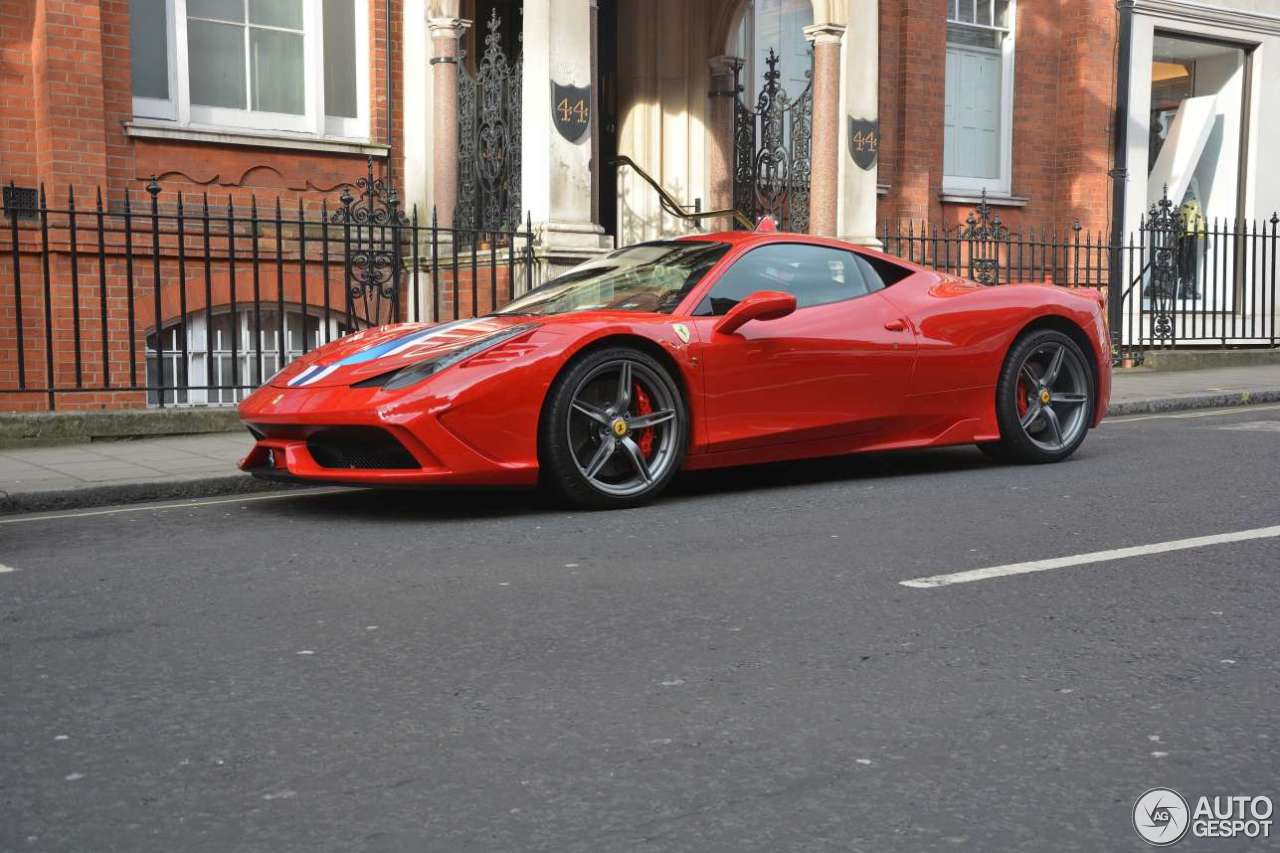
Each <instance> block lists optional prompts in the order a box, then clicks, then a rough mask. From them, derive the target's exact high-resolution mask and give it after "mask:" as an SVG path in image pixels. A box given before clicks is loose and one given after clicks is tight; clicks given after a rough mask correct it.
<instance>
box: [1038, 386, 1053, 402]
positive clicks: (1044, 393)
mask: <svg viewBox="0 0 1280 853" xmlns="http://www.w3.org/2000/svg"><path fill="white" fill-rule="evenodd" d="M1052 399H1053V395H1051V394H1050V393H1049V389H1048V388H1045V389H1043V390H1041V392H1040V402H1041V403H1043V404H1044V405H1046V406H1047V405H1049V401H1050V400H1052Z"/></svg>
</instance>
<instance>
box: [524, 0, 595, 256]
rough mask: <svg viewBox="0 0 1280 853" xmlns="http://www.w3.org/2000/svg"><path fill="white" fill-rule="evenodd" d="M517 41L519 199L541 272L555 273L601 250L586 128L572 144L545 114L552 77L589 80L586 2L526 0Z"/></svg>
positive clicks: (571, 81)
mask: <svg viewBox="0 0 1280 853" xmlns="http://www.w3.org/2000/svg"><path fill="white" fill-rule="evenodd" d="M523 41H524V72H523V73H524V80H523V82H524V91H523V94H522V110H521V116H520V124H521V139H520V151H521V157H520V161H521V162H520V169H521V201H522V202H523V204H524V206H525V208H526V210H527V212H528V213H529V215H530V216H531V217H532V219H533V225H534V229H535V230H536V231H538V232H540V234H541V240H540V243H541V245H540V247H539V253H540V255H541V256H542V257H543V259H544V262H545V264H546V266H547V268H548V269H547V270H545V272H544V274H545V273H555V272H557V271H559V270H562V269H564V268H566V267H568V266H571V265H574V264H576V263H577V262H579V261H581V260H583V259H585V258H589V257H592V256H594V255H597V254H599V253H600V252H601V251H602V250H603V249H604V248H605V246H604V244H603V242H602V240H601V235H602V234H603V230H602V229H601V228H600V226H599V225H597V224H595V223H594V222H593V221H592V217H591V197H592V186H591V183H592V182H591V175H592V164H591V148H592V145H591V138H590V137H591V134H590V132H588V133H586V134H584V136H583V137H582V138H581V139H579V140H578V141H577V142H570V141H569V140H567V139H565V138H564V137H563V136H561V135H560V132H559V131H557V130H556V128H555V124H554V123H553V121H552V114H551V110H552V106H553V104H552V93H551V87H552V83H553V82H554V83H559V84H561V85H565V86H582V87H585V86H589V85H591V63H592V59H591V57H592V54H593V53H594V48H595V45H594V44H592V40H591V2H590V0H525V4H524V40H523Z"/></svg>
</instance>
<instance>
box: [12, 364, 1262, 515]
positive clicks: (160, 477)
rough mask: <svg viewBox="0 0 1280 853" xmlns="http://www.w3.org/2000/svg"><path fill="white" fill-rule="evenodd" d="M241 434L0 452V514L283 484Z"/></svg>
mask: <svg viewBox="0 0 1280 853" xmlns="http://www.w3.org/2000/svg"><path fill="white" fill-rule="evenodd" d="M1273 400H1276V401H1280V365H1262V366H1250V367H1227V368H1214V369H1209V370H1190V371H1167V372H1161V371H1151V370H1143V369H1141V368H1138V369H1135V370H1127V371H1118V372H1117V374H1116V378H1115V387H1114V389H1113V392H1112V396H1111V408H1110V410H1109V415H1110V416H1117V415H1126V414H1128V415H1133V414H1144V413H1152V412H1164V411H1176V410H1180V409H1188V408H1208V407H1215V406H1233V405H1242V404H1248V403H1262V402H1268V401H1273ZM251 446H252V440H251V439H250V438H249V437H248V435H247V434H245V433H243V432H239V431H237V432H234V433H221V434H213V435H193V436H175V437H167V438H141V439H135V440H120V441H95V442H92V443H88V444H71V445H63V446H58V447H42V448H20V449H8V450H0V514H4V513H14V512H41V511H45V510H53V509H74V508H81V507H87V506H104V505H108V504H114V503H122V502H126V501H147V500H162V499H173V498H186V497H197V496H201V495H205V496H208V495H218V494H239V493H246V492H254V491H266V490H271V489H277V488H281V486H280V485H279V484H276V483H267V482H263V481H259V480H254V479H253V478H251V477H248V476H247V475H244V474H241V473H239V472H238V471H237V470H236V467H235V466H236V463H237V462H238V461H239V460H240V459H241V458H242V457H243V456H244V455H245V454H246V453H248V451H249V448H250V447H251Z"/></svg>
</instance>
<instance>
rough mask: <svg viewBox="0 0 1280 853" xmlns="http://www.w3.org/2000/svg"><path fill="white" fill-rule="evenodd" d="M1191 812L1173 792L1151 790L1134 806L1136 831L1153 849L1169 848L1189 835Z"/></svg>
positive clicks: (1176, 793) (1168, 789)
mask: <svg viewBox="0 0 1280 853" xmlns="http://www.w3.org/2000/svg"><path fill="white" fill-rule="evenodd" d="M1190 825H1191V811H1190V810H1189V809H1188V808H1187V801H1186V800H1184V799H1183V798H1182V795H1181V794H1179V793H1178V792H1177V791H1175V790H1173V789H1172V788H1152V789H1151V790H1150V791H1147V792H1146V793H1145V794H1143V795H1142V796H1141V797H1138V801H1137V802H1136V803H1134V804H1133V828H1134V829H1135V830H1137V831H1138V835H1140V836H1142V840H1143V841H1145V842H1147V843H1148V844H1150V845H1151V846H1152V847H1168V846H1169V845H1170V844H1173V843H1174V842H1176V841H1180V840H1181V839H1182V836H1184V835H1186V834H1187V827H1189V826H1190Z"/></svg>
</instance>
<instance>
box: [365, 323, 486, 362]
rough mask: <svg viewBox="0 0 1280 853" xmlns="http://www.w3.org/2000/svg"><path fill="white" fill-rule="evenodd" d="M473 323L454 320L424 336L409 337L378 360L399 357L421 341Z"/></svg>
mask: <svg viewBox="0 0 1280 853" xmlns="http://www.w3.org/2000/svg"><path fill="white" fill-rule="evenodd" d="M474 322H475V320H474V319H469V320H454V321H453V322H452V323H444V324H443V325H440V326H436V327H435V328H434V329H431V330H430V331H429V332H426V333H424V334H419V335H417V336H414V335H410V339H409V340H408V341H406V342H405V343H402V344H400V345H399V346H397V347H395V348H393V349H389V350H387V351H386V352H384V353H383V354H382V355H381V356H379V358H386V357H387V356H390V355H399V354H400V353H402V352H404V351H405V350H407V349H412V348H413V347H416V346H417V345H418V344H420V343H422V342H423V341H429V340H431V339H432V338H438V337H440V336H441V335H443V334H445V333H446V332H452V331H453V330H454V329H456V328H458V327H459V326H465V325H467V324H469V323H474Z"/></svg>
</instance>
